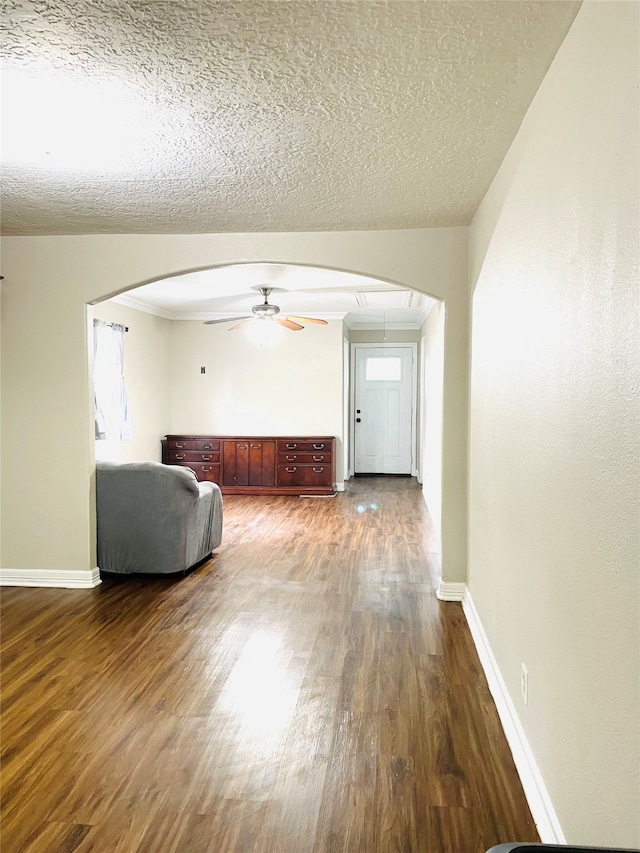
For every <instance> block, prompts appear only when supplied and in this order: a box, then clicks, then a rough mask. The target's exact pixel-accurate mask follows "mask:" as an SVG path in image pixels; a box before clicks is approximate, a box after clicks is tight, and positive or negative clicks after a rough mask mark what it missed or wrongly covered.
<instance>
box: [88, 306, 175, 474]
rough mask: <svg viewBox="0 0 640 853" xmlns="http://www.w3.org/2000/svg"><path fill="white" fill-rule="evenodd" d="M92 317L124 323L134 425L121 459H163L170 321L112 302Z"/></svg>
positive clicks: (167, 414) (168, 396) (167, 417)
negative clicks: (127, 329) (131, 437)
mask: <svg viewBox="0 0 640 853" xmlns="http://www.w3.org/2000/svg"><path fill="white" fill-rule="evenodd" d="M92 310H93V316H94V317H95V319H97V320H104V321H105V322H107V323H121V324H122V325H123V326H127V327H128V328H129V331H128V332H127V334H126V338H125V344H124V379H125V386H126V388H127V396H128V400H129V412H130V414H131V423H132V427H133V440H132V441H125V442H123V443H122V452H123V453H122V461H123V462H138V461H142V460H145V459H152V460H155V461H157V462H160V461H161V458H162V453H161V449H162V445H161V440H162V436H163V435H165V433H166V432H167V430H168V428H169V424H170V417H171V408H170V399H171V393H170V381H169V377H170V369H169V368H170V365H171V359H170V349H169V348H170V342H171V332H172V322H171V321H170V320H165V319H164V318H162V317H156V316H154V315H152V314H146V313H144V312H142V311H136V310H134V309H133V308H128V307H126V306H124V305H118V304H117V303H115V302H111V301H106V302H100V303H99V304H98V305H95V306H94V307H93V309H92Z"/></svg>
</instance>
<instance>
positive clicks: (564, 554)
mask: <svg viewBox="0 0 640 853" xmlns="http://www.w3.org/2000/svg"><path fill="white" fill-rule="evenodd" d="M639 12H640V6H639V5H638V4H637V3H596V2H585V3H584V5H583V6H582V8H581V10H580V12H579V13H578V16H577V18H576V20H575V23H574V25H573V27H572V29H571V30H570V32H569V34H568V36H567V38H566V41H565V43H564V44H563V46H562V47H561V49H560V51H559V53H558V55H557V57H556V59H555V61H554V63H553V65H552V66H551V69H550V71H549V73H548V75H547V77H546V79H545V81H544V82H543V84H542V86H541V88H540V90H539V92H538V94H537V96H536V98H535V100H534V102H533V104H532V106H531V108H530V110H529V113H528V115H527V117H526V119H525V121H524V122H523V125H522V127H521V130H520V132H519V134H518V136H517V138H516V140H515V142H514V144H513V146H512V148H511V150H510V152H509V154H508V156H507V158H506V160H505V162H504V163H503V165H502V167H501V169H500V172H499V173H498V176H497V177H496V180H495V181H494V184H493V186H492V188H491V190H490V192H489V193H488V195H487V197H486V198H485V200H484V202H483V204H482V206H481V208H480V210H479V212H478V214H477V216H476V218H475V220H474V222H473V226H472V228H471V235H470V236H471V250H470V269H471V271H472V283H473V284H474V285H475V295H474V299H473V328H472V391H471V430H470V520H471V523H470V553H469V586H470V590H471V594H472V597H473V600H474V602H475V604H476V607H477V610H478V612H479V616H480V619H481V621H482V624H483V626H484V629H485V631H486V634H487V636H488V639H489V642H490V644H491V647H492V649H493V653H494V655H495V658H496V660H497V663H498V665H499V668H500V670H501V673H502V676H503V678H504V681H505V683H506V685H507V688H508V690H509V692H510V695H511V698H512V700H513V702H514V705H515V707H516V709H517V713H518V715H519V718H520V721H521V723H522V726H523V728H524V731H525V734H526V737H527V739H528V741H529V744H530V746H531V748H532V751H533V755H534V757H535V760H536V762H537V764H538V767H539V769H540V771H541V774H542V777H543V779H544V782H545V785H546V787H547V790H548V792H549V794H550V797H551V801H552V803H553V806H554V808H555V811H556V813H557V816H558V818H559V821H560V824H561V826H562V828H563V830H564V834H565V836H566V838H567V840H568V841H569V842H571V843H574V844H599V845H605V846H606V845H609V846H613V845H620V846H628V847H636V846H640V745H639V738H640V717H639V705H640V702H639V698H640V683H639V679H640V656H639V650H638V643H639V636H640V623H639V605H640V588H639V529H638V521H639V513H638V508H639V505H638V497H639V496H638V479H639V478H638V471H639V453H638V436H639V425H638V376H639V375H640V371H639V361H640V358H639V353H638V348H639V339H640V336H639V334H638V331H639V330H638V153H639V147H638V145H639V143H638V88H637V87H638V67H639V45H640V38H639V31H638V15H639ZM522 662H524V663H525V664H526V666H527V668H528V671H529V703H528V705H525V704H524V702H523V700H522V698H521V695H520V689H519V677H520V667H521V663H522Z"/></svg>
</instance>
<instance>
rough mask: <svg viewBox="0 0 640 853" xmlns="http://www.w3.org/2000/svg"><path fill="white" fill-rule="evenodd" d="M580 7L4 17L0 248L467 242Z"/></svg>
mask: <svg viewBox="0 0 640 853" xmlns="http://www.w3.org/2000/svg"><path fill="white" fill-rule="evenodd" d="M578 7H579V3H574V2H564V1H563V0H549V1H548V2H528V0H519V2H503V0H497V2H493V0H487V1H486V2H484V1H483V2H480V0H473V2H454V0H442V2H428V0H408V2H405V0H365V2H362V0H357V1H356V2H351V0H328V2H325V0H279V2H274V0H64V2H61V0H4V2H3V18H2V25H3V29H4V32H3V37H2V54H3V79H2V91H3V108H2V109H3V114H2V160H3V199H2V226H3V231H4V233H13V234H57V233H95V232H139V233H145V232H147V233H148V232H156V233H169V232H174V233H194V232H228V231H313V230H330V231H335V230H354V229H375V228H413V227H425V226H447V225H462V224H467V223H468V222H469V221H470V219H471V217H472V215H473V213H474V212H475V210H476V208H477V205H478V204H479V202H480V200H481V199H482V197H483V195H484V193H485V192H486V190H487V187H488V186H489V183H490V182H491V180H492V178H493V176H494V174H495V172H496V170H497V168H498V166H499V165H500V162H501V161H502V159H503V157H504V155H505V153H506V151H507V149H508V147H509V145H510V143H511V141H512V139H513V137H514V135H515V133H516V131H517V129H518V127H519V125H520V122H521V120H522V118H523V116H524V113H525V112H526V109H527V107H528V105H529V103H530V102H531V99H532V97H533V95H534V94H535V92H536V90H537V88H538V86H539V84H540V82H541V80H542V78H543V76H544V74H545V72H546V70H547V68H548V66H549V64H550V62H551V60H552V59H553V56H554V55H555V53H556V51H557V49H558V47H559V45H560V43H561V42H562V39H563V38H564V36H565V34H566V32H567V30H568V28H569V26H570V24H571V22H572V20H573V18H574V16H575V14H576V12H577V9H578Z"/></svg>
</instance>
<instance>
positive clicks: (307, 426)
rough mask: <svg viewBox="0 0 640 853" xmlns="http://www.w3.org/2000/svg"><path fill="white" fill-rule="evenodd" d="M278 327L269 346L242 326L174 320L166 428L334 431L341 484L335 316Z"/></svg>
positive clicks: (338, 354)
mask: <svg viewBox="0 0 640 853" xmlns="http://www.w3.org/2000/svg"><path fill="white" fill-rule="evenodd" d="M281 332H282V334H281V336H280V340H279V341H278V343H277V345H276V346H274V347H266V348H263V347H260V346H256V345H255V344H252V343H250V342H249V341H248V340H247V338H246V336H245V334H244V330H243V329H237V330H235V331H232V332H230V331H228V327H227V326H225V325H212V326H205V325H204V324H203V323H201V322H194V321H174V322H173V323H172V339H171V370H170V378H171V388H172V406H171V430H170V431H171V432H173V433H188V432H192V433H196V434H198V433H204V434H207V433H209V434H215V433H217V434H220V435H252V434H253V435H313V434H316V435H335V436H337V439H338V440H337V444H336V478H337V481H338V482H342V480H343V472H342V458H343V453H342V426H343V418H342V402H343V400H342V321H341V320H330V321H329V323H328V325H327V326H312V325H310V326H307V327H306V328H305V330H304V331H303V332H291V331H289V330H287V329H281ZM201 367H204V368H205V371H206V372H205V373H204V374H202V373H201V370H200V369H201Z"/></svg>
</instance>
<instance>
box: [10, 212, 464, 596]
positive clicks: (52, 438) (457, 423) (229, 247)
mask: <svg viewBox="0 0 640 853" xmlns="http://www.w3.org/2000/svg"><path fill="white" fill-rule="evenodd" d="M236 261H273V262H284V263H302V264H310V265H316V266H326V267H329V268H333V269H342V270H346V271H350V272H360V273H364V274H366V275H373V276H377V277H380V278H382V279H386V280H389V281H391V282H394V283H398V284H404V285H407V286H408V287H412V288H415V289H416V290H420V291H422V292H425V293H428V294H431V295H434V296H437V297H441V298H443V299H445V300H446V302H447V332H446V342H445V348H446V357H447V366H446V368H445V370H446V375H445V389H444V420H445V424H446V425H447V426H446V429H445V438H444V444H443V454H444V489H443V542H442V550H443V576H444V577H446V578H447V579H449V580H452V581H461V580H464V578H465V576H466V558H467V553H466V512H467V487H466V464H465V462H466V439H467V404H468V367H467V365H468V356H467V352H468V349H467V347H468V334H467V324H468V299H467V229H466V228H440V229H415V230H410V231H386V232H385V231H372V232H349V233H340V232H335V233H310V234H298V233H294V234H262V233H260V234H205V235H200V234H195V235H90V236H74V237H5V238H3V240H2V271H3V275H4V276H5V281H4V282H3V323H4V327H3V336H2V391H3V409H2V440H3V448H4V452H3V454H2V526H3V539H2V546H3V551H2V557H1V559H2V566H3V567H6V568H9V567H11V568H24V569H45V570H46V569H48V568H66V569H79V570H89V569H90V568H92V567H93V566H95V553H94V545H95V532H94V526H93V521H92V509H91V507H92V500H93V484H92V474H93V470H94V464H93V452H92V451H93V436H92V432H91V426H92V424H91V420H90V416H89V413H90V394H89V384H88V381H87V374H88V369H87V344H86V337H87V336H86V303H88V302H95V301H98V300H101V299H104V298H105V297H108V296H113V295H115V294H116V293H119V292H124V291H126V290H128V289H130V288H132V287H134V286H137V285H140V284H143V283H145V282H148V281H151V280H154V279H156V278H161V277H164V276H168V275H174V274H177V273H180V272H187V271H190V270H194V269H201V268H205V267H211V266H216V265H218V264H225V263H233V262H236ZM44 433H46V436H47V439H46V441H44V442H43V440H42V436H43V434H44ZM62 447H64V448H65V453H64V454H60V453H59V452H55V449H57V448H62ZM52 449H53V450H52ZM35 481H37V482H38V483H39V484H40V486H41V488H39V489H33V487H32V483H33V482H35ZM53 492H55V493H56V495H57V499H56V500H55V501H52V500H51V497H50V495H51V494H52V493H53Z"/></svg>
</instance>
